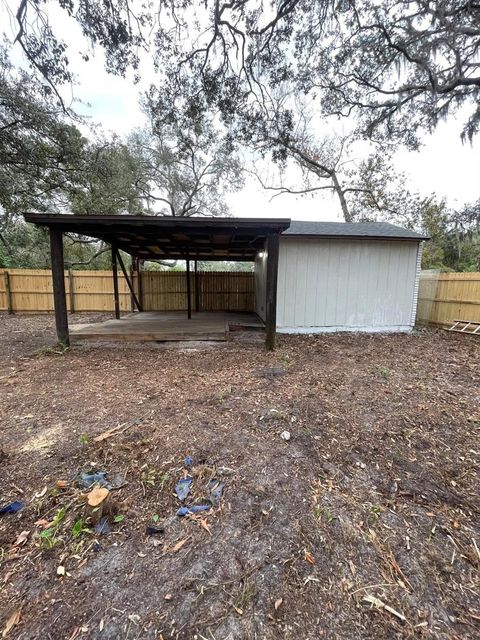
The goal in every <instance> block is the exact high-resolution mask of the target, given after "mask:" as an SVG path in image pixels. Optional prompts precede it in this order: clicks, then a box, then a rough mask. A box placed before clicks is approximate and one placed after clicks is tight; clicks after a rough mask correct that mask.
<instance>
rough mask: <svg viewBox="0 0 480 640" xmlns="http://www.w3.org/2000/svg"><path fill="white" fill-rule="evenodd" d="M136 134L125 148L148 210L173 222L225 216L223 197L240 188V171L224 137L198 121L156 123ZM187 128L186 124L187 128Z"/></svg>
mask: <svg viewBox="0 0 480 640" xmlns="http://www.w3.org/2000/svg"><path fill="white" fill-rule="evenodd" d="M152 123H153V124H152V132H149V131H137V132H134V133H133V134H132V135H131V136H130V137H129V138H128V145H129V148H130V149H131V150H132V152H133V153H134V154H135V156H136V157H138V158H139V159H140V163H141V169H142V171H141V177H140V179H139V180H138V183H137V187H138V189H139V190H140V192H141V194H142V197H143V198H144V199H145V201H146V204H147V207H148V208H149V210H151V209H152V208H154V209H155V211H157V212H158V213H160V214H162V215H172V216H217V215H228V206H227V204H226V202H225V194H226V193H227V192H228V191H230V192H232V191H236V190H237V189H239V188H240V187H241V186H242V184H243V179H242V167H241V165H240V161H239V158H238V156H237V155H236V154H235V152H234V148H233V145H232V144H231V143H230V142H229V139H228V137H225V136H222V135H221V132H220V131H219V130H218V129H217V128H215V127H214V126H213V124H212V122H211V121H209V120H205V119H203V120H202V121H201V122H196V123H195V125H194V126H190V127H188V128H187V127H186V126H184V125H182V124H181V123H179V122H177V121H175V122H171V123H164V122H158V121H156V119H155V111H153V112H152ZM190 124H191V123H190Z"/></svg>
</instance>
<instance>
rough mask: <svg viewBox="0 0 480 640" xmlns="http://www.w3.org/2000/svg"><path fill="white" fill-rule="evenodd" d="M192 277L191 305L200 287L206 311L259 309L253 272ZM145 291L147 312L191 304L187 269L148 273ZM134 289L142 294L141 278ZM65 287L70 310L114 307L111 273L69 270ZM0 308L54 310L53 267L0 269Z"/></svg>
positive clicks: (123, 297) (124, 292) (124, 303)
mask: <svg viewBox="0 0 480 640" xmlns="http://www.w3.org/2000/svg"><path fill="white" fill-rule="evenodd" d="M190 278H191V296H192V297H191V300H192V309H195V301H196V299H197V293H196V287H197V285H198V302H199V308H200V309H201V310H203V311H220V310H225V311H252V310H253V309H254V308H255V281H254V277H253V273H249V272H229V271H216V272H210V271H200V272H198V276H197V278H196V277H195V274H194V273H191V274H190ZM118 280H119V282H118V284H119V297H120V309H121V310H122V311H131V310H132V302H131V296H130V291H129V289H128V286H127V283H126V281H125V279H124V278H123V276H121V275H120V276H119V279H118ZM141 281H142V282H141V291H142V302H143V309H144V310H145V311H181V310H185V309H186V308H187V283H186V277H185V272H182V271H143V272H142V274H141ZM134 288H135V291H136V292H137V295H138V294H139V283H138V276H137V275H135V276H134ZM65 289H66V295H67V308H68V310H69V311H71V312H72V311H112V310H113V309H114V302H113V279H112V272H111V271H66V272H65ZM0 311H10V312H12V313H17V312H18V313H44V312H51V311H53V295H52V276H51V272H50V270H46V271H41V270H33V269H8V270H7V269H3V270H2V269H0Z"/></svg>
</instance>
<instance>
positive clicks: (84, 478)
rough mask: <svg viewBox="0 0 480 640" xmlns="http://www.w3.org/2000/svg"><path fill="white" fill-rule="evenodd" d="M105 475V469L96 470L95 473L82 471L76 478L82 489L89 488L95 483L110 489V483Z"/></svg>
mask: <svg viewBox="0 0 480 640" xmlns="http://www.w3.org/2000/svg"><path fill="white" fill-rule="evenodd" d="M106 476H107V473H106V471H97V472H96V473H86V472H85V471H82V472H81V473H80V475H79V476H78V478H77V483H78V486H79V487H81V488H82V489H90V487H93V486H94V485H96V484H98V485H99V486H100V487H105V489H111V488H112V485H111V484H110V482H108V480H107V478H106Z"/></svg>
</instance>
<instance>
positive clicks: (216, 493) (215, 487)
mask: <svg viewBox="0 0 480 640" xmlns="http://www.w3.org/2000/svg"><path fill="white" fill-rule="evenodd" d="M224 486H225V483H224V482H221V481H220V480H217V479H216V478H214V479H213V480H210V482H209V483H208V484H207V489H208V492H209V496H210V502H211V503H212V504H213V506H214V507H218V505H219V504H220V500H221V499H222V494H223V488H224Z"/></svg>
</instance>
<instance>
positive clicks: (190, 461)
mask: <svg viewBox="0 0 480 640" xmlns="http://www.w3.org/2000/svg"><path fill="white" fill-rule="evenodd" d="M183 466H184V467H185V469H191V468H192V466H193V458H192V456H185V460H184V461H183Z"/></svg>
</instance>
